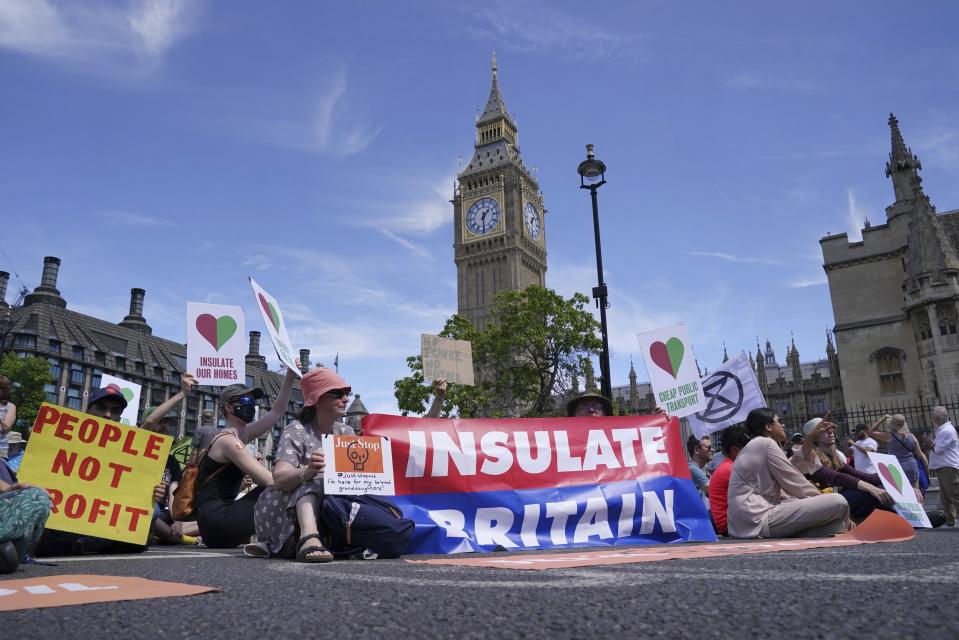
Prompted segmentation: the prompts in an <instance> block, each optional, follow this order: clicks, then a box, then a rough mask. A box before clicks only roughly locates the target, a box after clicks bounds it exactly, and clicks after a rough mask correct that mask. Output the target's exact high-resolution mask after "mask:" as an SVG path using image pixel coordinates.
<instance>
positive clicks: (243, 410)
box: [196, 368, 297, 549]
mask: <svg viewBox="0 0 959 640" xmlns="http://www.w3.org/2000/svg"><path fill="white" fill-rule="evenodd" d="M296 377H297V376H296V374H295V373H294V372H293V370H292V369H289V368H288V369H287V371H286V377H285V378H284V379H283V384H282V386H281V387H280V392H279V393H278V394H277V396H276V401H275V402H274V403H273V407H272V408H271V409H270V411H269V412H267V414H266V415H264V416H263V417H262V418H260V419H259V420H254V417H255V415H256V401H257V400H259V399H260V398H262V397H263V390H262V389H257V388H247V387H246V386H244V385H242V384H234V385H231V386H229V387H226V388H224V389H223V391H222V392H221V393H220V410H221V411H222V412H223V416H224V418H225V419H226V426H225V427H224V428H223V430H222V431H220V433H218V434H217V435H216V436H215V437H214V439H213V442H212V444H211V445H210V448H209V450H208V451H207V454H206V456H205V457H204V458H203V460H201V461H200V467H199V471H198V473H197V478H196V487H197V489H196V514H197V519H196V520H197V524H198V525H199V527H200V536H201V537H202V538H203V544H205V545H206V546H208V547H210V548H213V549H230V548H233V547H236V546H239V545H240V544H243V543H246V542H249V541H250V538H251V537H252V536H253V532H254V525H253V509H254V506H255V505H256V501H257V498H259V497H260V494H261V493H263V490H264V489H265V488H266V487H268V486H270V485H271V484H273V477H272V476H271V475H270V472H269V471H268V470H267V469H266V468H265V467H264V466H263V465H261V464H259V463H258V462H257V461H256V460H255V459H254V458H253V455H252V454H251V453H250V450H249V449H247V448H246V443H247V442H252V441H253V440H255V439H257V438H258V437H260V436H261V435H263V434H264V433H266V432H267V431H269V430H270V429H271V428H272V427H273V425H275V424H276V423H277V421H278V420H279V419H280V418H281V417H282V416H283V414H284V413H285V412H286V407H287V404H288V403H289V401H290V392H291V391H292V390H293V380H294V379H295V378H296ZM244 475H249V476H250V477H251V478H253V481H254V482H255V483H256V484H258V485H259V486H258V487H257V488H256V489H253V490H252V491H250V492H249V493H247V494H246V495H245V496H243V497H242V498H240V499H239V500H237V499H236V497H237V495H238V494H239V492H240V486H241V485H242V483H243V476H244Z"/></svg>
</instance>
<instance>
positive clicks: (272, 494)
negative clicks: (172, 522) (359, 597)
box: [244, 367, 354, 562]
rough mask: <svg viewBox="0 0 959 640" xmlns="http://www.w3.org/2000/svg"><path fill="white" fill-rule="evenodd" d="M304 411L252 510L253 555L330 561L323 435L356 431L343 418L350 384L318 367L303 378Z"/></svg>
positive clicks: (287, 430) (285, 437)
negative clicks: (324, 523) (323, 508)
mask: <svg viewBox="0 0 959 640" xmlns="http://www.w3.org/2000/svg"><path fill="white" fill-rule="evenodd" d="M300 387H301V389H302V390H303V409H302V410H301V411H300V414H299V416H298V417H297V418H298V419H297V421H296V422H292V423H290V424H289V425H287V427H286V428H285V429H284V430H283V435H281V436H280V443H279V444H278V445H277V447H276V450H275V452H274V464H273V486H272V487H270V488H268V489H267V490H266V491H264V492H263V494H262V495H261V496H260V498H259V500H257V503H256V509H255V511H254V522H255V524H256V539H257V542H255V543H251V544H248V545H246V546H245V547H244V553H246V555H248V556H253V557H269V556H273V557H281V558H294V557H295V558H296V560H297V561H299V562H329V561H331V560H332V559H333V554H331V553H330V552H329V551H328V550H327V549H326V548H325V547H324V546H323V543H322V542H321V534H322V532H321V531H320V505H321V504H322V502H323V497H324V491H323V470H324V469H325V467H326V460H325V456H324V455H323V441H322V437H323V436H324V435H328V434H331V433H332V434H341V435H354V433H353V429H352V428H351V427H350V426H349V425H348V424H346V423H345V422H342V419H343V416H345V415H346V405H347V402H348V401H349V395H350V385H349V384H348V383H347V382H346V380H344V379H343V378H341V377H340V376H339V375H338V374H337V373H336V372H335V371H333V370H332V369H327V368H323V367H320V368H317V369H313V370H312V371H309V372H308V373H306V374H305V375H304V376H303V379H302V380H301V381H300Z"/></svg>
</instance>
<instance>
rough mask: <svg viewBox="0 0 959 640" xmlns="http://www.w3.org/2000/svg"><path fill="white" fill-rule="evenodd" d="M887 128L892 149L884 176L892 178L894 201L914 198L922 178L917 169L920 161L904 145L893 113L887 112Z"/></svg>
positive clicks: (920, 187)
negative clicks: (890, 137)
mask: <svg viewBox="0 0 959 640" xmlns="http://www.w3.org/2000/svg"><path fill="white" fill-rule="evenodd" d="M889 129H890V132H891V136H892V150H891V151H890V152H889V162H887V163H886V177H887V178H892V187H893V190H894V191H895V193H896V202H897V203H899V202H907V201H910V200H914V199H915V198H916V194H917V193H921V192H922V178H920V177H919V170H920V169H922V163H920V162H919V158H918V157H916V156H915V155H914V154H913V153H912V149H910V148H909V147H907V146H906V143H905V142H904V141H903V139H902V133H901V132H900V131H899V120H898V119H897V118H896V116H895V114H892V113H890V114H889Z"/></svg>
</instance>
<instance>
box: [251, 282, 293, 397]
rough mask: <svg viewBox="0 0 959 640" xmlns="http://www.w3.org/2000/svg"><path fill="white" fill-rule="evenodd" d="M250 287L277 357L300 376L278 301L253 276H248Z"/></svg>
mask: <svg viewBox="0 0 959 640" xmlns="http://www.w3.org/2000/svg"><path fill="white" fill-rule="evenodd" d="M250 287H252V288H253V296H254V297H255V298H256V308H257V309H259V310H260V317H261V318H263V323H264V324H265V325H266V331H267V333H269V334H270V340H272V341H273V347H274V348H275V349H276V355H277V357H279V358H280V362H282V363H283V364H285V365H286V366H287V368H288V369H290V371H292V372H293V373H295V374H296V375H297V376H298V377H301V378H302V377H303V374H302V373H300V368H299V367H297V366H296V356H295V355H293V354H294V353H296V352H295V351H294V350H293V343H292V342H290V334H289V333H287V330H286V322H285V321H284V320H283V312H282V311H280V303H279V302H277V301H276V298H274V297H273V296H271V295H270V294H269V293H267V292H266V290H265V289H264V288H263V287H261V286H260V285H259V284H257V282H256V280H254V279H253V278H250Z"/></svg>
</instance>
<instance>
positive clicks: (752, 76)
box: [723, 71, 818, 93]
mask: <svg viewBox="0 0 959 640" xmlns="http://www.w3.org/2000/svg"><path fill="white" fill-rule="evenodd" d="M723 85H724V86H725V87H726V88H728V89H735V90H738V91H754V90H760V91H786V92H790V93H812V92H814V91H816V90H817V88H818V87H817V86H816V84H815V83H813V82H810V81H808V80H802V79H799V78H789V77H786V76H782V75H761V74H758V73H752V72H749V71H742V72H740V73H737V74H736V75H734V76H730V77H728V78H726V79H725V80H723Z"/></svg>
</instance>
